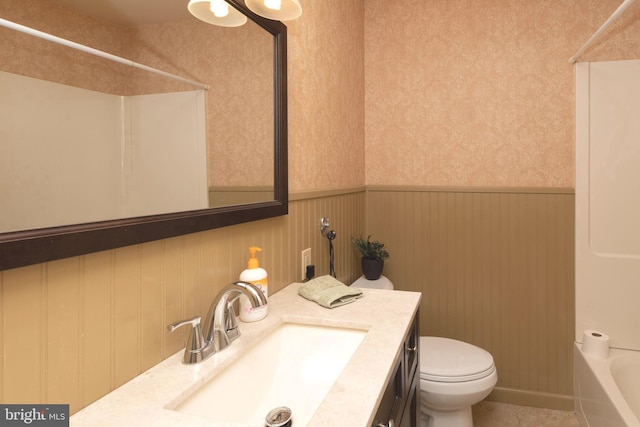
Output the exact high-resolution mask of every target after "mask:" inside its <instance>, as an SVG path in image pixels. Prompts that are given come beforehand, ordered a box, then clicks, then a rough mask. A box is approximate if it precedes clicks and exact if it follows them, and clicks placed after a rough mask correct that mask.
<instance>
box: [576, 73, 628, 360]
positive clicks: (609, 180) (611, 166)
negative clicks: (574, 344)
mask: <svg viewBox="0 0 640 427" xmlns="http://www.w3.org/2000/svg"><path fill="white" fill-rule="evenodd" d="M585 329H595V330H599V331H602V332H604V333H606V334H607V335H609V337H610V338H611V341H610V344H611V346H612V347H619V348H627V349H636V350H640V61H613V62H597V63H578V64H576V341H578V342H581V341H582V333H583V331H584V330H585Z"/></svg>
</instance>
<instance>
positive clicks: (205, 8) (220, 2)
mask: <svg viewBox="0 0 640 427" xmlns="http://www.w3.org/2000/svg"><path fill="white" fill-rule="evenodd" d="M187 9H189V12H191V14H192V15H193V16H195V17H196V18H198V19H200V20H201V21H204V22H207V23H209V24H213V25H218V26H220V27H239V26H241V25H244V24H245V22H247V17H246V16H244V15H243V14H242V13H240V12H239V11H238V10H237V9H236V8H234V7H233V6H231V5H229V3H227V2H226V1H224V0H190V1H189V5H188V6H187Z"/></svg>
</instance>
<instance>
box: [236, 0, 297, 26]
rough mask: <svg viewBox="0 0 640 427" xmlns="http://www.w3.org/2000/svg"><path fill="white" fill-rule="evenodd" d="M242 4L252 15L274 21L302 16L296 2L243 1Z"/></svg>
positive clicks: (279, 0)
mask: <svg viewBox="0 0 640 427" xmlns="http://www.w3.org/2000/svg"><path fill="white" fill-rule="evenodd" d="M244 3H245V4H246V5H247V7H248V8H249V9H250V10H251V11H252V12H253V13H255V14H257V15H260V16H262V17H264V18H267V19H273V20H274V21H290V20H292V19H296V18H299V17H300V15H302V7H301V6H300V2H299V1H298V0H245V2H244Z"/></svg>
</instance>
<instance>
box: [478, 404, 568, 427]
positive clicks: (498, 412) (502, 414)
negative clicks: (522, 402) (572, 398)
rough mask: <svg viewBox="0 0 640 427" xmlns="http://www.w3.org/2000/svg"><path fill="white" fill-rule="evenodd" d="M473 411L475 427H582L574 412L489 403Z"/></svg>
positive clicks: (479, 405) (480, 405)
mask: <svg viewBox="0 0 640 427" xmlns="http://www.w3.org/2000/svg"><path fill="white" fill-rule="evenodd" d="M472 410H473V427H580V423H578V418H576V414H575V413H574V412H565V411H555V410H551V409H541V408H531V407H528V406H517V405H509V404H506V403H496V402H488V401H483V402H480V403H478V404H477V405H474V406H473V408H472Z"/></svg>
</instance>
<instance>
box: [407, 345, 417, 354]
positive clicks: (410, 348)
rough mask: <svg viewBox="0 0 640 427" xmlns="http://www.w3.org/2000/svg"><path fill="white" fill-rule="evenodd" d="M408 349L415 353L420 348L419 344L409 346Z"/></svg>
mask: <svg viewBox="0 0 640 427" xmlns="http://www.w3.org/2000/svg"><path fill="white" fill-rule="evenodd" d="M406 350H407V351H410V352H412V353H413V352H415V351H416V350H418V346H417V345H414V346H413V347H407V348H406Z"/></svg>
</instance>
